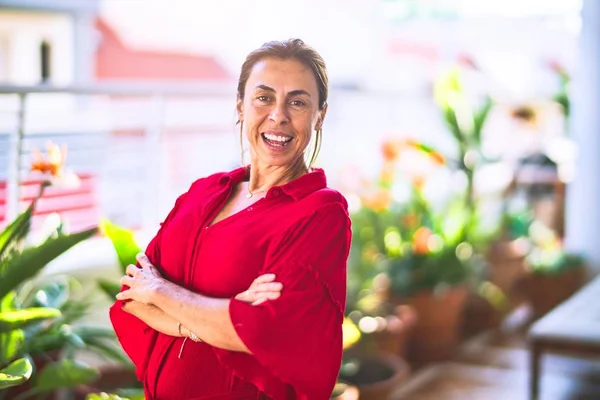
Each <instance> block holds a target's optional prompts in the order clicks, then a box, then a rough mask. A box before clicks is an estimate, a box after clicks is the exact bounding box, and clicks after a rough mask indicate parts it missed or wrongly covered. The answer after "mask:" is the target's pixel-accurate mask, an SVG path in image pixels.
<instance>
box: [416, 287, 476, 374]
mask: <svg viewBox="0 0 600 400" xmlns="http://www.w3.org/2000/svg"><path fill="white" fill-rule="evenodd" d="M467 295H468V290H467V289H466V288H465V287H462V286H457V287H453V288H450V289H448V290H445V291H441V292H440V293H435V292H433V291H429V290H427V291H421V292H418V293H416V294H415V295H413V296H412V297H410V298H408V299H407V303H408V304H410V305H411V306H412V307H413V308H414V309H415V311H416V312H417V322H416V324H415V326H414V328H413V329H412V331H411V334H410V339H409V342H408V346H407V359H408V360H409V362H411V363H412V364H414V365H415V366H421V365H423V364H426V363H429V362H435V361H442V360H446V359H448V358H450V357H451V356H452V355H453V353H454V351H455V349H456V346H457V345H458V342H459V339H460V327H461V321H462V316H463V308H464V304H465V301H466V299H467Z"/></svg>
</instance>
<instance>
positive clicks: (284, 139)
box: [264, 133, 292, 143]
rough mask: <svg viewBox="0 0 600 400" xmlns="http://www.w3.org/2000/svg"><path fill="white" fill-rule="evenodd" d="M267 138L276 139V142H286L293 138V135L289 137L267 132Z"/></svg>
mask: <svg viewBox="0 0 600 400" xmlns="http://www.w3.org/2000/svg"><path fill="white" fill-rule="evenodd" d="M264 135H265V138H267V139H269V140H272V141H275V142H281V143H285V142H289V141H290V140H292V138H291V137H287V136H277V135H271V134H267V133H265V134H264Z"/></svg>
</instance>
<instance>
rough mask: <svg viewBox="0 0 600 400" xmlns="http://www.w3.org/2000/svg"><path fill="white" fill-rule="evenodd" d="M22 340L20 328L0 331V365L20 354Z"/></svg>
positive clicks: (23, 336) (22, 335)
mask: <svg viewBox="0 0 600 400" xmlns="http://www.w3.org/2000/svg"><path fill="white" fill-rule="evenodd" d="M24 340H25V335H24V333H23V331H22V330H21V329H15V330H14V331H10V332H4V333H0V365H5V364H7V363H9V362H10V361H12V360H14V359H15V358H16V357H17V356H18V355H19V354H20V352H21V348H22V347H23V342H24Z"/></svg>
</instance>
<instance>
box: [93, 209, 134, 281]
mask: <svg viewBox="0 0 600 400" xmlns="http://www.w3.org/2000/svg"><path fill="white" fill-rule="evenodd" d="M100 231H101V232H102V233H103V234H104V235H105V236H106V237H108V238H109V239H110V241H111V243H112V245H113V247H114V248H115V251H116V252H117V257H118V258H119V264H120V266H121V272H122V273H123V274H125V269H126V268H127V266H128V265H129V264H134V265H135V264H136V263H137V260H136V259H135V256H136V255H137V254H138V253H140V252H141V251H142V250H141V249H140V247H139V246H138V245H137V243H136V242H135V238H134V237H133V232H132V231H130V230H129V229H125V228H123V227H120V226H118V225H116V224H113V223H112V222H111V221H109V220H108V219H106V218H104V219H102V220H101V221H100ZM119 289H120V288H119Z"/></svg>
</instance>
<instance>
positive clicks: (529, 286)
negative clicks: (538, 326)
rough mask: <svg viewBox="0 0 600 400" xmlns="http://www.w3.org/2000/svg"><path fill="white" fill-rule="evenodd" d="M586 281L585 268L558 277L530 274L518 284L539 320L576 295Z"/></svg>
mask: <svg viewBox="0 0 600 400" xmlns="http://www.w3.org/2000/svg"><path fill="white" fill-rule="evenodd" d="M585 279H586V270H585V268H583V267H575V268H570V269H567V270H565V271H564V272H562V273H560V274H556V275H554V274H552V275H550V274H548V275H546V274H539V273H538V274H534V273H530V274H528V275H527V276H525V277H524V278H523V279H522V280H521V281H520V282H519V283H518V288H517V290H519V292H521V293H522V294H523V296H525V297H526V298H527V301H528V302H529V303H530V304H531V307H532V310H533V316H534V318H536V319H537V318H540V317H542V316H543V315H545V314H546V313H547V312H548V311H550V310H552V309H553V308H554V307H556V306H557V305H559V304H560V303H562V302H563V301H565V300H566V299H568V298H569V297H571V296H572V295H573V294H575V292H576V291H577V290H578V289H579V288H581V286H583V284H584V283H585Z"/></svg>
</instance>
